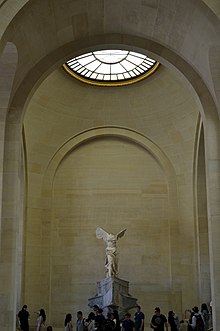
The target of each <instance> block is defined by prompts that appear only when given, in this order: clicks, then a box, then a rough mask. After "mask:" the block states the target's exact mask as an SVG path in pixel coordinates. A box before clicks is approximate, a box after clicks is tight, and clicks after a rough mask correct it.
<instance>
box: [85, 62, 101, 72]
mask: <svg viewBox="0 0 220 331" xmlns="http://www.w3.org/2000/svg"><path fill="white" fill-rule="evenodd" d="M99 66H100V62H99V61H98V60H95V61H94V62H91V63H89V64H87V65H86V68H87V69H88V70H91V71H95V70H96V69H97V68H98V67H99Z"/></svg>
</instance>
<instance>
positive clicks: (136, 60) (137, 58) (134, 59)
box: [126, 55, 143, 66]
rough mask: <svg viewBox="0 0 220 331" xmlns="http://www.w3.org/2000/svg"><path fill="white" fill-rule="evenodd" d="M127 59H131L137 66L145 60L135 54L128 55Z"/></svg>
mask: <svg viewBox="0 0 220 331" xmlns="http://www.w3.org/2000/svg"><path fill="white" fill-rule="evenodd" d="M126 60H128V61H131V62H132V63H134V64H136V66H139V65H140V64H141V63H142V62H143V59H140V58H139V57H136V56H133V55H128V56H127V58H126Z"/></svg>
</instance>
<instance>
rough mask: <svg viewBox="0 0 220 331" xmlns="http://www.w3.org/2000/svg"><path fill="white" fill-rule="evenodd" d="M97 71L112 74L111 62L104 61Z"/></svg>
mask: <svg viewBox="0 0 220 331" xmlns="http://www.w3.org/2000/svg"><path fill="white" fill-rule="evenodd" d="M96 72H97V73H99V74H106V75H109V74H110V65H109V64H105V63H102V64H101V65H100V66H99V67H98V69H97V70H96Z"/></svg>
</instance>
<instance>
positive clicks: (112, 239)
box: [96, 228, 126, 278]
mask: <svg viewBox="0 0 220 331" xmlns="http://www.w3.org/2000/svg"><path fill="white" fill-rule="evenodd" d="M125 231H126V229H124V230H122V231H120V232H119V233H117V234H116V235H115V234H111V233H108V232H106V231H105V230H103V229H102V228H97V229H96V237H97V238H98V239H103V240H104V241H105V243H106V249H105V253H106V260H105V268H106V274H105V275H106V278H109V277H113V278H114V277H118V253H117V246H116V243H117V241H118V239H119V238H121V237H123V235H124V234H125Z"/></svg>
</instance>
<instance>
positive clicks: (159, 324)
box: [150, 307, 168, 331]
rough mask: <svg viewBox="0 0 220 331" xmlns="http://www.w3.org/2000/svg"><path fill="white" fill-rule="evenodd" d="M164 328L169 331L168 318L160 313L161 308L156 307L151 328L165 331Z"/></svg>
mask: <svg viewBox="0 0 220 331" xmlns="http://www.w3.org/2000/svg"><path fill="white" fill-rule="evenodd" d="M164 326H165V328H166V331H168V323H167V318H166V316H164V315H163V314H161V313H160V308H159V307H156V308H155V310H154V315H153V316H152V319H151V323H150V327H151V328H152V329H155V330H157V331H164Z"/></svg>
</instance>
